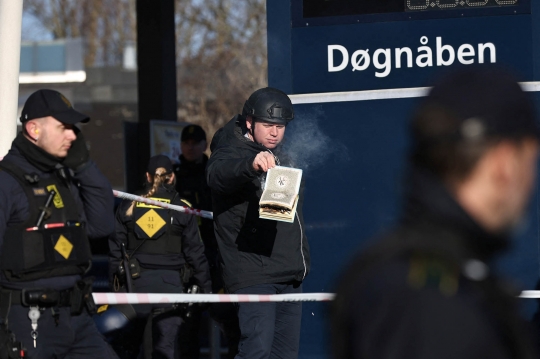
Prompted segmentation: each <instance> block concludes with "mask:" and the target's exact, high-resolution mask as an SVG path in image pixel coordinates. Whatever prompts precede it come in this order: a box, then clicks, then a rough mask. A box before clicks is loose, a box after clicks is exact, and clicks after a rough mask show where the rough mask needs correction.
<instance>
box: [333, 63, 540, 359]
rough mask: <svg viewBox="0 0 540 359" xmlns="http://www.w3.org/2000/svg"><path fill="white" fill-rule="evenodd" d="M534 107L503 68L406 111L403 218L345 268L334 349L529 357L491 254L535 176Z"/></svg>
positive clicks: (518, 217)
mask: <svg viewBox="0 0 540 359" xmlns="http://www.w3.org/2000/svg"><path fill="white" fill-rule="evenodd" d="M539 133H540V132H539V129H538V127H537V124H536V123H535V110H534V108H533V105H532V102H531V100H530V99H529V97H528V95H527V94H525V93H524V92H523V91H522V90H521V88H520V86H519V85H518V84H517V82H516V81H515V80H514V79H513V78H512V77H511V76H510V75H509V74H507V73H506V72H504V71H503V70H500V69H497V68H490V67H487V68H486V67H471V68H467V69H464V70H461V71H458V72H456V73H453V74H452V75H450V76H447V77H445V78H444V79H442V80H441V81H440V82H438V83H437V84H436V85H435V86H434V87H433V88H432V89H431V91H430V93H429V95H428V96H427V98H425V99H424V100H423V101H422V103H421V105H420V107H419V109H418V110H417V112H416V114H415V116H414V117H413V120H412V126H411V135H412V143H411V147H412V148H411V153H410V165H409V168H408V176H407V183H406V187H405V188H406V190H405V208H404V211H403V215H402V218H401V221H400V222H399V223H398V224H396V227H395V228H394V229H393V230H391V231H390V232H389V233H387V234H386V235H384V236H383V237H382V238H380V239H379V240H378V241H377V242H375V244H374V245H373V246H372V247H371V248H369V249H368V250H366V251H365V252H363V253H361V254H360V255H359V256H358V257H356V258H355V259H354V260H353V262H352V263H351V264H350V265H349V267H348V268H347V269H346V270H345V271H344V274H343V276H342V277H341V279H340V281H339V285H338V290H337V296H336V300H335V302H334V303H333V306H332V316H331V330H332V347H333V357H334V358H340V359H341V358H419V359H422V358H426V359H427V358H430V359H431V358H460V359H464V358H465V359H466V358H491V359H496V358H514V359H515V358H536V350H535V345H533V342H532V340H531V337H530V333H529V332H528V330H529V329H528V328H527V326H526V324H525V323H524V322H523V321H522V320H521V319H520V318H519V315H518V310H517V308H516V304H517V303H516V301H517V300H518V299H517V298H516V296H517V295H518V294H519V291H514V290H511V289H509V288H510V286H509V285H507V283H505V282H503V281H502V280H501V279H500V278H499V277H498V276H496V275H495V273H494V272H493V267H492V266H491V261H492V259H493V258H494V256H496V255H498V254H501V253H503V252H504V251H505V250H506V249H507V248H508V246H509V244H510V242H509V241H510V236H511V234H512V232H513V231H514V230H515V228H516V227H517V226H519V225H520V221H522V217H523V215H524V212H525V210H526V205H527V203H528V201H529V196H530V194H531V191H532V189H533V186H534V182H535V175H536V164H537V156H538V148H539V147H538V146H539Z"/></svg>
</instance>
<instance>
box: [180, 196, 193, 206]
mask: <svg viewBox="0 0 540 359" xmlns="http://www.w3.org/2000/svg"><path fill="white" fill-rule="evenodd" d="M180 201H182V202H184V203H185V204H187V206H188V207H189V208H193V206H192V205H191V203H189V201H188V200H187V199H183V198H180Z"/></svg>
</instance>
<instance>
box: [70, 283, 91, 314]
mask: <svg viewBox="0 0 540 359" xmlns="http://www.w3.org/2000/svg"><path fill="white" fill-rule="evenodd" d="M93 281H94V278H83V279H81V280H79V281H77V283H76V284H75V287H73V291H72V292H71V315H79V314H81V313H82V311H83V309H84V307H85V306H86V309H87V310H88V312H89V313H90V314H95V313H96V310H97V308H96V303H95V302H94V297H93V296H92V283H93Z"/></svg>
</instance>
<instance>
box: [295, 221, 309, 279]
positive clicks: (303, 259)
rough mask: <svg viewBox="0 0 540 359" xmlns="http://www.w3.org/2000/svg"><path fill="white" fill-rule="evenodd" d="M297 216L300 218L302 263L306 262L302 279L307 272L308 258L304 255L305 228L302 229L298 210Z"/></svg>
mask: <svg viewBox="0 0 540 359" xmlns="http://www.w3.org/2000/svg"><path fill="white" fill-rule="evenodd" d="M296 218H297V219H298V225H299V226H300V253H301V254H302V263H303V264H304V276H303V277H302V280H304V279H305V278H306V274H307V267H306V258H305V257H304V230H303V229H302V222H300V217H299V216H298V212H296Z"/></svg>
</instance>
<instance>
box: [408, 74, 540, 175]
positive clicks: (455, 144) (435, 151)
mask: <svg viewBox="0 0 540 359" xmlns="http://www.w3.org/2000/svg"><path fill="white" fill-rule="evenodd" d="M411 135H412V151H411V160H412V162H413V163H414V164H416V165H419V166H422V167H424V168H427V169H429V170H431V171H432V172H434V173H435V174H436V175H437V176H439V177H440V178H441V179H443V180H462V179H464V178H465V177H466V176H467V175H468V174H469V173H470V172H471V171H472V169H473V168H474V166H475V165H476V163H477V162H478V160H479V159H480V158H481V157H482V155H483V154H484V153H485V152H486V151H487V150H488V149H489V148H490V147H492V146H493V145H495V144H496V143H498V142H499V141H501V140H514V141H521V140H523V139H524V138H536V139H539V138H540V130H539V128H538V125H537V123H536V120H535V110H534V106H533V103H532V101H531V99H530V97H529V96H528V94H526V93H525V92H524V91H523V90H522V89H521V87H520V85H519V84H518V83H517V81H516V80H515V78H514V77H513V76H512V75H510V74H509V73H508V72H507V71H504V70H502V69H500V68H498V67H491V66H487V67H476V66H473V67H470V68H467V69H463V70H459V71H457V72H455V73H452V74H450V75H448V76H446V77H444V78H442V79H441V80H440V81H439V82H437V83H436V84H435V86H434V87H433V88H432V89H431V90H430V92H429V94H428V96H427V97H426V98H425V99H424V100H423V102H422V103H421V105H420V107H419V108H418V110H417V111H416V113H415V115H414V116H413V119H412V122H411Z"/></svg>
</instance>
